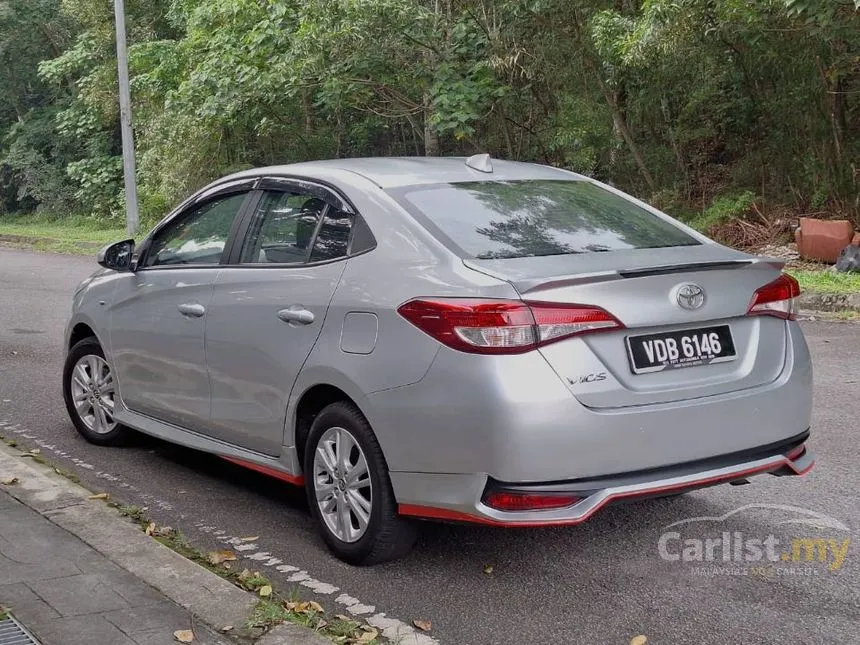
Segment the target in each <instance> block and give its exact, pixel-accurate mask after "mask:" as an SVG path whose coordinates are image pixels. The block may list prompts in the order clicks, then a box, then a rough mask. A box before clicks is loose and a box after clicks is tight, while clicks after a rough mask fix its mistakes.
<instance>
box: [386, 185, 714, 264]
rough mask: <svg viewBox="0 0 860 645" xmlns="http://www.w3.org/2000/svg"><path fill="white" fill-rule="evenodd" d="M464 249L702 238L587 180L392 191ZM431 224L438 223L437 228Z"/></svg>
mask: <svg viewBox="0 0 860 645" xmlns="http://www.w3.org/2000/svg"><path fill="white" fill-rule="evenodd" d="M394 196H395V198H396V199H398V201H400V203H401V204H402V205H403V206H404V207H405V208H406V210H408V211H410V212H411V213H413V214H415V215H417V216H419V219H420V217H423V218H425V219H426V220H429V222H430V224H431V225H432V226H433V227H435V228H436V229H437V230H438V231H439V232H441V234H442V236H444V237H446V238H447V240H444V239H443V241H448V242H450V243H451V244H453V245H454V246H455V247H456V249H457V250H459V251H460V252H461V254H462V255H465V256H470V257H474V258H479V259H496V258H519V257H529V256H540V255H564V254H570V253H595V252H600V251H617V250H623V249H653V248H660V247H668V246H691V245H696V244H699V242H698V241H697V240H696V239H695V238H693V237H692V236H690V235H689V234H687V233H686V232H684V231H683V230H681V229H680V228H678V227H677V226H675V225H673V224H672V223H671V222H668V221H666V220H664V219H662V218H660V217H657V216H656V215H654V214H653V213H650V212H649V211H647V210H645V209H644V208H641V207H639V206H637V205H636V204H634V203H633V202H631V201H629V200H627V199H625V198H623V197H621V196H619V195H616V194H615V193H612V192H609V191H608V190H605V189H603V188H601V187H600V186H597V185H595V184H592V183H591V182H587V181H558V180H527V181H485V182H464V183H456V184H437V185H431V186H412V187H407V188H403V189H400V190H399V191H397V192H394ZM431 230H432V229H431Z"/></svg>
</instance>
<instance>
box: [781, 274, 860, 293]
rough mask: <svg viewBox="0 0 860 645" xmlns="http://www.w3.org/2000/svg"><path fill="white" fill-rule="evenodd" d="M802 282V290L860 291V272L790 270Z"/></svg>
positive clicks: (822, 291) (829, 291)
mask: <svg viewBox="0 0 860 645" xmlns="http://www.w3.org/2000/svg"><path fill="white" fill-rule="evenodd" d="M789 273H791V275H793V276H794V277H795V278H796V279H797V281H798V282H799V283H800V289H801V291H815V292H818V293H834V294H841V293H846V294H847V293H860V273H835V272H833V271H809V270H794V269H792V270H789Z"/></svg>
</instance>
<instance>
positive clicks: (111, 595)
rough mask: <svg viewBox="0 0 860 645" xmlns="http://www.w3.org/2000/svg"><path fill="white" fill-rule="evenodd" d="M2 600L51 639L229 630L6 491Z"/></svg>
mask: <svg viewBox="0 0 860 645" xmlns="http://www.w3.org/2000/svg"><path fill="white" fill-rule="evenodd" d="M0 606H2V607H4V608H5V609H7V610H9V612H10V613H11V614H12V615H13V616H15V618H17V619H18V620H19V621H20V622H21V623H23V624H24V625H25V626H26V627H27V628H28V629H29V630H30V631H31V632H32V633H33V635H34V636H36V637H37V638H38V639H39V640H41V642H42V643H44V645H77V644H78V643H80V644H81V645H85V644H86V645H92V644H93V643H104V644H105V645H108V644H110V645H170V644H172V643H176V640H175V639H174V637H173V633H174V632H175V631H177V630H187V629H190V630H193V632H194V641H193V642H195V643H201V644H203V645H226V643H228V641H227V640H225V639H224V637H222V636H220V635H218V634H216V633H215V632H213V631H212V630H211V629H210V628H208V627H206V626H205V625H203V624H202V623H201V622H200V621H199V620H195V619H194V617H193V616H192V615H191V614H190V613H188V612H187V611H186V610H184V609H182V608H181V607H179V606H178V605H177V604H175V603H174V602H172V601H171V600H169V599H168V598H167V597H165V596H164V595H163V594H161V593H160V592H158V591H156V590H155V589H153V588H152V587H150V586H149V585H147V584H144V583H143V582H141V581H140V580H138V579H137V578H136V577H135V576H133V575H131V574H130V573H128V572H127V571H125V570H124V569H121V568H120V567H118V566H117V565H115V564H113V563H112V562H110V561H109V560H108V559H107V558H106V557H105V556H103V555H101V554H100V553H98V552H97V551H95V550H94V549H92V548H91V547H89V546H87V545H86V544H84V542H82V541H81V540H80V539H78V538H77V537H75V536H74V535H72V534H71V533H69V532H68V531H66V530H64V529H61V528H60V527H59V526H57V525H55V524H53V523H52V522H51V521H50V520H48V519H47V518H45V517H43V516H41V515H40V514H39V513H37V512H36V511H34V510H32V509H30V508H27V507H26V506H24V505H23V504H21V503H20V502H18V501H16V500H14V499H13V498H12V497H10V496H9V495H8V494H6V493H4V492H0Z"/></svg>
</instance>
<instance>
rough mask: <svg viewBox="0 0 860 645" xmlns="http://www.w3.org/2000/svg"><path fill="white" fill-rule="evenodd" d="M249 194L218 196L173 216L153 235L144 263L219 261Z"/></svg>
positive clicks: (165, 263) (164, 263) (176, 263)
mask: <svg viewBox="0 0 860 645" xmlns="http://www.w3.org/2000/svg"><path fill="white" fill-rule="evenodd" d="M246 195H247V193H236V194H233V195H228V196H225V197H220V198H216V199H213V200H212V201H208V202H206V203H205V204H201V205H200V206H197V207H194V208H192V210H190V211H187V212H185V213H183V214H182V215H180V216H179V217H177V218H176V219H174V220H173V221H172V222H170V223H169V224H168V225H167V226H165V227H164V228H163V229H161V230H160V231H158V232H157V233H156V234H155V236H154V237H153V239H152V245H151V246H150V249H149V252H148V253H147V256H146V260H145V262H144V266H147V267H154V266H172V265H186V264H218V263H219V262H220V261H221V255H222V254H223V252H224V247H225V246H226V245H227V238H229V237H230V229H231V228H232V226H233V220H234V219H235V218H236V215H237V214H238V213H239V209H240V208H241V207H242V203H243V202H244V201H245V196H246Z"/></svg>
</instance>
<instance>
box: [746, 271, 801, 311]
mask: <svg viewBox="0 0 860 645" xmlns="http://www.w3.org/2000/svg"><path fill="white" fill-rule="evenodd" d="M799 295H800V285H799V284H798V283H797V280H795V279H794V278H792V277H791V276H790V275H786V274H785V273H783V274H782V275H781V276H779V277H778V278H777V279H776V280H774V281H773V282H771V283H769V284H766V285H764V286H763V287H762V288H760V289H759V290H758V291H756V292H755V294H754V295H753V298H752V302H750V308H749V312H748V313H749V314H750V315H758V316H776V317H777V318H782V319H784V320H794V319H795V318H797V297H798V296H799Z"/></svg>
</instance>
